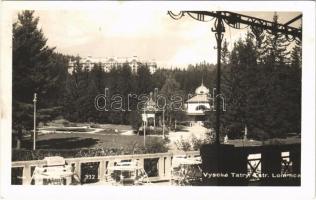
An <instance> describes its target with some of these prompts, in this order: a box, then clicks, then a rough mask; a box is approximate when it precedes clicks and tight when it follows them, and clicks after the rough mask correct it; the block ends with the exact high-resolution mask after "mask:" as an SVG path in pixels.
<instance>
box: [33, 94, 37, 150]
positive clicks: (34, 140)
mask: <svg viewBox="0 0 316 200" xmlns="http://www.w3.org/2000/svg"><path fill="white" fill-rule="evenodd" d="M33 102H34V131H33V150H35V149H36V102H37V94H36V93H34V99H33Z"/></svg>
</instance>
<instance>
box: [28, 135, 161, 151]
mask: <svg viewBox="0 0 316 200" xmlns="http://www.w3.org/2000/svg"><path fill="white" fill-rule="evenodd" d="M153 140H162V138H161V137H159V136H146V142H147V143H149V142H150V141H153ZM32 145H33V140H32V138H27V139H25V140H24V141H23V142H22V148H26V149H31V148H32ZM134 145H137V146H143V145H144V137H143V136H137V135H119V134H105V133H104V132H99V133H78V132H77V133H52V134H45V135H39V136H38V138H37V142H36V146H37V149H78V148H99V147H103V148H129V147H132V146H134Z"/></svg>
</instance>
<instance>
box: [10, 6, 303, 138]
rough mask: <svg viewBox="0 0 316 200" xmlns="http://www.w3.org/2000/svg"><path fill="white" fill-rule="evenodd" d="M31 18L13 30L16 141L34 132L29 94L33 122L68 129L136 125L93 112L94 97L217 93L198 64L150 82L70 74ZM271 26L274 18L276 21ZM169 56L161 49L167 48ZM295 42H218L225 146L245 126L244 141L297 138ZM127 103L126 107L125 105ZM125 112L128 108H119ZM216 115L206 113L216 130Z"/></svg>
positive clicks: (267, 37)
mask: <svg viewBox="0 0 316 200" xmlns="http://www.w3.org/2000/svg"><path fill="white" fill-rule="evenodd" d="M39 20H40V19H39V18H38V17H34V11H23V12H21V13H19V14H18V19H17V21H16V22H15V23H14V24H13V76H12V79H13V80H12V81H13V84H12V85H13V88H12V95H13V98H12V127H13V134H15V135H16V137H22V134H23V132H25V130H31V129H32V128H33V94H34V93H37V95H38V102H37V107H38V120H37V122H42V123H46V122H49V121H51V120H53V119H55V118H64V119H67V120H69V121H71V122H90V123H111V124H135V123H140V121H139V120H140V113H139V112H138V111H137V110H136V109H133V108H135V106H136V103H137V102H132V104H131V106H132V110H133V111H128V110H125V111H120V112H118V111H108V112H102V111H99V110H97V109H96V108H95V104H94V101H95V97H96V96H97V95H99V94H103V93H104V90H105V88H109V91H110V93H111V94H120V95H122V96H127V95H128V94H130V93H133V94H138V95H140V94H149V93H150V92H153V91H154V90H155V88H157V89H158V91H159V92H160V93H161V94H164V95H166V96H167V97H169V96H171V95H172V94H179V95H183V96H186V95H187V94H188V93H191V94H193V93H194V90H195V89H196V88H197V87H198V86H199V85H201V81H202V79H203V83H204V85H205V86H206V87H208V88H209V89H210V91H211V90H212V89H213V88H215V81H216V65H214V64H210V63H206V62H204V61H201V62H200V63H196V64H195V63H192V64H191V65H189V66H188V67H187V68H186V69H178V68H174V69H167V68H165V67H164V66H158V67H159V69H158V70H157V71H156V72H155V73H153V74H151V73H150V71H149V68H148V67H147V66H146V65H141V66H140V67H139V68H138V70H137V73H132V71H131V68H130V67H129V66H128V64H122V65H121V66H119V67H116V68H112V69H111V70H110V71H109V72H105V71H104V70H103V69H102V67H101V66H100V65H98V64H96V65H95V66H94V68H93V69H92V70H91V71H89V70H87V69H85V68H84V67H83V66H81V65H80V64H79V62H77V64H76V65H75V67H74V69H75V70H74V72H73V73H72V74H69V73H68V67H69V66H68V62H69V59H73V58H75V57H74V56H72V55H64V54H62V53H60V52H58V51H57V50H56V48H54V47H49V46H48V45H47V44H46V43H47V38H46V37H45V35H44V34H43V31H42V30H41V29H40V28H38V22H39ZM273 20H274V21H275V22H277V21H278V16H277V15H275V16H274V19H273ZM166 48H167V47H166ZM301 49H302V47H301V42H299V41H293V42H289V41H288V40H287V39H286V38H285V36H283V35H279V34H268V33H264V34H263V35H262V36H261V37H260V38H256V37H254V36H253V35H252V33H250V32H248V33H247V35H246V36H245V37H244V38H240V39H239V40H238V41H236V42H234V43H233V48H232V50H229V49H228V41H226V40H225V41H224V42H223V48H222V54H221V61H222V75H221V79H222V80H221V82H222V94H223V95H224V96H225V101H226V105H227V109H226V111H225V112H222V115H221V116H222V117H221V124H222V127H221V130H222V131H221V132H222V133H223V134H228V135H229V137H230V138H239V137H242V131H243V130H244V127H245V126H247V128H248V132H249V136H250V137H253V138H259V139H265V138H275V137H285V136H286V134H288V133H297V134H299V133H300V131H301V80H302V77H301V74H302V50H301ZM124 101H126V100H124ZM124 104H127V102H124ZM214 115H215V112H210V119H211V122H210V124H214ZM166 119H167V120H166V121H167V126H171V124H173V121H174V120H177V121H181V120H185V117H184V116H183V113H182V112H181V111H173V110H172V109H168V108H167V109H166Z"/></svg>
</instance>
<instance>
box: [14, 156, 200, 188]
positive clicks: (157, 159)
mask: <svg viewBox="0 0 316 200" xmlns="http://www.w3.org/2000/svg"><path fill="white" fill-rule="evenodd" d="M178 154H181V155H184V154H185V155H187V156H188V157H193V156H196V155H199V154H200V153H199V151H190V152H182V153H177V154H175V153H172V152H168V153H155V154H135V155H119V156H102V157H81V158H65V161H66V163H67V164H68V165H71V166H72V167H73V171H74V173H75V174H77V175H78V176H79V177H80V179H81V182H89V179H95V180H90V181H94V182H97V181H105V179H106V176H107V173H108V170H107V168H108V167H110V166H114V165H115V163H116V162H119V161H122V160H131V161H137V162H138V163H139V164H140V165H141V166H144V169H145V171H146V172H147V173H149V180H150V181H164V180H169V179H170V175H171V166H172V159H173V157H174V155H178ZM91 164H95V166H97V167H96V168H97V170H95V171H94V172H93V176H92V175H91V172H90V174H89V172H88V173H87V171H86V170H83V168H84V167H85V168H86V165H91ZM44 165H46V161H44V160H32V161H14V162H12V166H11V167H12V170H11V171H12V175H11V179H12V184H23V185H29V184H31V179H32V173H33V170H34V169H35V167H37V166H38V167H42V166H44ZM16 169H19V170H20V171H21V173H20V174H19V173H16V171H15V170H16ZM149 169H153V170H151V171H150V170H149ZM17 171H18V170H17ZM17 180H18V181H17ZM87 180H88V181H87Z"/></svg>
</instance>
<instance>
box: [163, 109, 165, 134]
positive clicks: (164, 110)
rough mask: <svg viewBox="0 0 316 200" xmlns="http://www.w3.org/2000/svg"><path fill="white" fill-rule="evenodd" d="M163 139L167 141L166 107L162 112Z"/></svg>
mask: <svg viewBox="0 0 316 200" xmlns="http://www.w3.org/2000/svg"><path fill="white" fill-rule="evenodd" d="M162 137H163V139H165V107H163V110H162Z"/></svg>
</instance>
